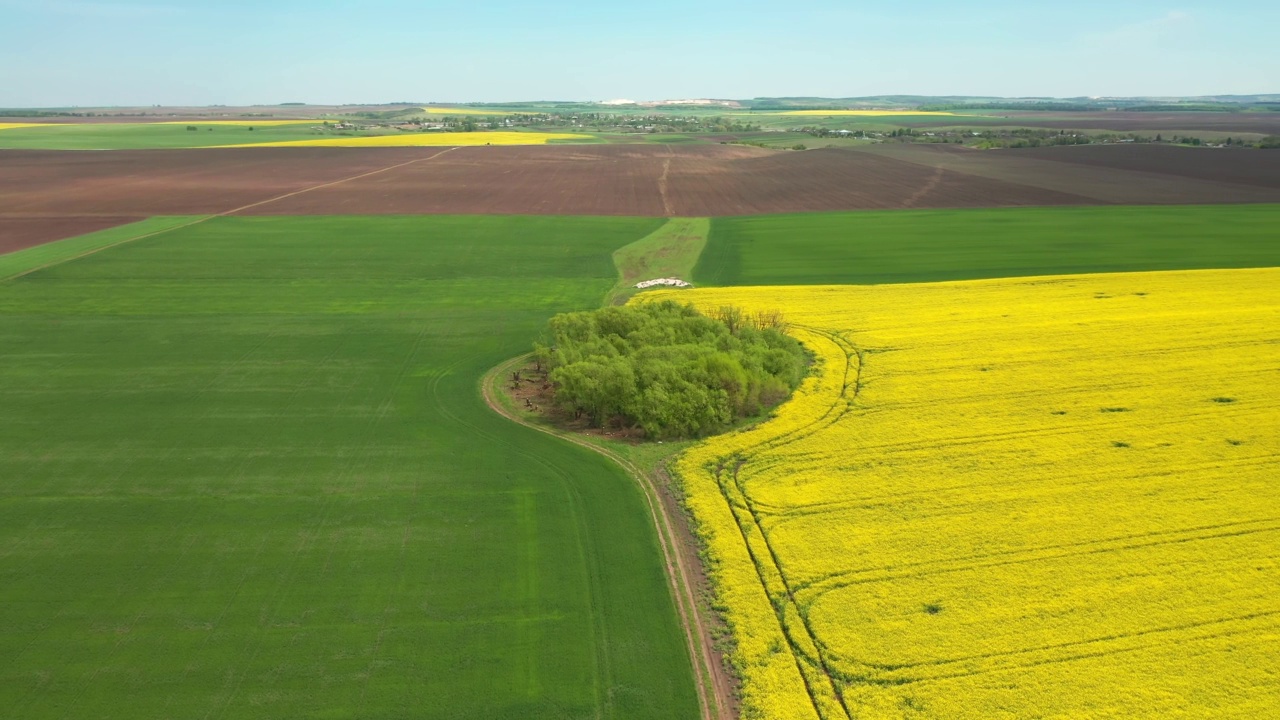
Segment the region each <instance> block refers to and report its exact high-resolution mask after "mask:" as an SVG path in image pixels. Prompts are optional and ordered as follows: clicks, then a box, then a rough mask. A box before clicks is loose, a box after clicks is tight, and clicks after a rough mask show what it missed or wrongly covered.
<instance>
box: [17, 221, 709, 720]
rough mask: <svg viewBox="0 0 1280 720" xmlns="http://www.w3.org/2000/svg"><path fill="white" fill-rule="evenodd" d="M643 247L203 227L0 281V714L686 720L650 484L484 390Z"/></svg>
mask: <svg viewBox="0 0 1280 720" xmlns="http://www.w3.org/2000/svg"><path fill="white" fill-rule="evenodd" d="M153 222H160V221H153ZM658 225H659V221H654V220H646V219H628V218H608V219H600V218H528V217H520V218H476V217H445V216H441V217H430V218H422V217H381V218H358V217H356V218H353V217H320V218H215V219H211V220H207V221H205V222H202V223H200V224H198V225H191V226H189V227H185V228H182V229H177V230H173V231H171V232H169V233H165V234H161V235H155V236H152V237H150V238H145V239H141V240H138V241H135V242H131V243H127V244H124V245H119V246H117V247H113V248H111V249H109V250H105V251H103V252H99V253H97V254H94V255H91V256H87V257H81V258H79V259H74V260H71V261H69V262H64V263H61V264H55V265H50V266H48V267H45V268H44V269H40V270H38V271H37V272H34V273H31V274H27V275H25V276H23V277H21V278H20V279H17V280H12V281H8V282H0V360H2V361H0V477H3V478H5V483H4V484H3V487H2V488H0V548H3V549H4V552H3V553H0V578H3V582H0V608H3V615H4V617H5V623H4V631H3V632H0V705H3V706H4V707H6V708H9V710H8V712H9V713H10V714H14V715H16V716H21V717H24V718H53V717H64V716H65V715H66V709H67V708H68V707H75V708H76V714H77V715H83V716H119V715H121V714H127V715H128V716H129V717H132V718H161V717H174V716H193V717H194V716H205V715H208V716H219V717H263V716H271V717H317V716H344V717H355V716H359V717H402V716H404V715H406V714H409V715H413V716H416V717H425V718H453V717H504V716H506V717H520V718H561V717H603V718H655V719H658V718H661V719H664V720H665V719H666V718H672V717H693V716H695V715H696V714H697V698H696V693H695V691H694V687H693V684H692V682H693V681H692V672H691V668H690V664H689V658H688V653H687V651H686V649H685V642H684V639H683V637H682V635H681V633H680V630H679V624H678V622H677V618H676V616H675V614H674V611H673V606H672V601H671V596H670V593H669V591H668V589H667V583H666V580H665V578H664V576H663V567H662V563H661V553H660V550H659V548H658V544H657V540H656V536H655V535H654V530H653V528H652V526H651V525H650V517H649V514H648V511H647V510H646V508H645V505H644V502H645V501H644V498H643V496H642V494H641V492H640V490H639V489H638V488H637V487H636V486H635V484H634V483H633V482H632V481H631V480H630V479H629V478H627V477H626V476H625V475H624V474H622V472H621V471H620V470H619V469H618V468H617V467H616V466H614V465H612V464H611V462H610V461H608V460H606V459H604V458H600V457H598V456H596V455H594V454H592V453H589V452H587V451H585V450H581V449H578V448H575V447H572V446H569V445H567V444H564V443H561V442H558V441H555V440H553V439H550V438H547V437H545V436H543V435H540V434H538V433H536V432H533V431H531V430H529V429H527V428H522V427H519V426H517V425H514V424H512V423H509V422H508V421H507V420H505V419H503V418H500V417H497V416H495V415H493V414H491V413H490V412H489V411H488V410H487V409H486V408H485V406H484V404H483V403H482V401H481V399H480V397H479V392H478V388H477V381H478V379H479V378H480V376H481V374H482V373H483V372H484V371H485V370H487V369H488V368H489V367H491V366H492V365H493V364H494V363H496V362H497V361H499V360H501V359H504V358H507V357H510V356H511V355H513V354H515V353H517V352H519V351H521V350H523V349H524V348H525V347H526V345H527V342H528V339H529V338H530V337H531V336H533V335H534V334H535V333H536V331H537V329H538V328H539V327H541V325H542V324H543V323H544V322H545V321H546V320H547V318H549V317H550V316H551V315H553V314H555V313H556V312H559V311H564V310H571V309H579V308H589V307H594V306H597V305H598V303H599V300H600V298H601V297H602V296H603V295H604V293H605V292H606V291H607V290H608V289H609V288H610V287H611V286H612V284H613V283H614V282H615V279H616V274H615V269H614V266H613V264H612V262H611V260H610V253H611V252H612V251H613V250H615V249H617V248H618V247H620V246H622V245H625V244H627V243H628V242H630V241H633V240H635V239H636V238H639V237H642V236H644V235H646V234H648V233H650V232H652V231H653V230H654V229H656V227H657V226H658ZM108 232H112V231H108ZM60 245H62V243H54V244H52V245H47V246H44V247H43V248H37V249H48V250H51V249H55V248H57V247H58V246H60ZM4 257H6V258H7V257H11V256H4ZM175 688H180V689H181V692H175V691H174V689H175Z"/></svg>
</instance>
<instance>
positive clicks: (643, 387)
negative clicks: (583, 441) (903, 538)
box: [534, 301, 809, 439]
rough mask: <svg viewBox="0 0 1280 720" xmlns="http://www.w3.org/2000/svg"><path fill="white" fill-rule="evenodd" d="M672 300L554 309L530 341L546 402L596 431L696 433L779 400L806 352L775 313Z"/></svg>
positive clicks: (803, 366) (801, 369) (796, 379)
mask: <svg viewBox="0 0 1280 720" xmlns="http://www.w3.org/2000/svg"><path fill="white" fill-rule="evenodd" d="M712 315H713V317H708V316H706V315H703V314H701V313H699V312H698V311H697V310H696V309H694V308H693V307H692V306H689V305H683V304H680V303H676V302H672V301H663V302H653V303H641V304H638V305H634V306H632V305H628V306H623V307H609V308H603V309H600V310H594V311H589V312H575V313H565V314H561V315H557V316H555V317H554V318H552V319H551V321H550V322H549V323H548V325H547V329H546V333H545V340H546V342H545V343H537V344H535V346H534V357H535V359H536V361H537V363H538V366H539V367H540V368H541V369H542V370H543V371H544V372H546V373H547V379H548V380H549V381H550V383H552V386H553V388H554V397H555V403H556V404H557V405H558V406H559V407H560V409H561V410H563V411H564V412H566V413H570V414H572V416H573V417H574V418H578V419H581V418H585V419H587V420H588V421H590V422H591V423H592V424H593V425H594V426H597V427H618V428H628V429H638V430H642V431H643V432H644V435H645V436H646V437H649V438H655V439H661V438H679V437H698V436H703V435H707V434H709V433H713V432H716V431H718V430H722V429H724V428H725V427H727V426H729V425H730V424H732V423H733V422H734V421H735V420H737V419H739V418H745V417H751V416H753V415H757V414H759V413H760V412H762V411H763V410H765V409H767V408H770V407H772V406H774V405H777V404H778V403H780V402H782V401H783V400H784V399H786V398H787V396H788V395H790V394H791V391H792V390H794V389H795V388H796V386H797V385H799V383H800V380H801V379H802V378H803V377H804V375H805V372H806V370H807V367H808V362H809V360H808V354H807V353H806V352H805V350H804V348H803V347H802V346H801V345H800V343H799V342H797V341H796V340H795V339H793V338H791V337H788V336H787V335H785V334H783V332H782V330H783V323H782V318H781V316H780V315H778V314H777V313H760V314H748V313H744V312H742V311H741V310H739V309H738V308H734V307H724V308H720V309H719V310H717V311H715V312H713V313H712Z"/></svg>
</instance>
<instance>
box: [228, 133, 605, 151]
mask: <svg viewBox="0 0 1280 720" xmlns="http://www.w3.org/2000/svg"><path fill="white" fill-rule="evenodd" d="M582 139H584V136H583V135H570V134H568V133H539V132H501V131H494V132H439V133H432V132H406V133H400V134H398V135H375V136H373V137H326V138H316V139H315V140H283V141H280V142H265V143H245V144H242V145H223V146H222V147H447V146H451V145H545V144H546V143H547V141H549V140H582Z"/></svg>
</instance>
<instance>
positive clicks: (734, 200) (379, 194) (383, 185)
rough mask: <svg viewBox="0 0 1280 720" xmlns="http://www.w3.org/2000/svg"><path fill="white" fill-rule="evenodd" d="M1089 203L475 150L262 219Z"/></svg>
mask: <svg viewBox="0 0 1280 720" xmlns="http://www.w3.org/2000/svg"><path fill="white" fill-rule="evenodd" d="M1088 202H1089V200H1087V199H1085V198H1080V197H1074V196H1071V195H1069V194H1065V193H1058V192H1053V191H1046V190H1044V189H1042V188H1028V187H1019V186H1017V185H1013V184H1010V183H1006V182H1001V181H998V180H990V179H987V178H979V177H966V176H963V175H960V174H958V173H952V172H949V171H938V170H936V169H935V168H931V167H923V166H920V165H917V164H913V163H903V162H899V161H895V160H892V159H888V158H880V157H874V156H869V155H864V154H858V153H849V152H843V151H839V150H813V151H809V152H803V153H799V152H779V151H771V150H762V149H759V148H752V147H740V146H722V145H673V146H661V145H654V146H649V145H600V146H577V147H563V146H562V147H555V146H546V147H536V146H530V147H514V148H497V147H494V148H464V149H461V150H459V151H457V152H455V153H452V154H450V155H449V156H447V157H443V158H440V159H439V160H434V161H432V162H429V163H419V164H415V165H411V166H408V167H405V168H402V169H399V170H395V171H392V172H388V173H383V174H381V175H378V176H377V177H374V178H370V179H368V180H362V181H360V182H357V183H348V184H344V185H341V186H335V187H332V188H326V189H324V190H318V191H316V192H310V193H304V194H301V195H297V196H295V197H292V198H289V199H287V200H284V201H281V202H275V203H269V204H266V205H262V206H259V207H257V208H254V209H253V210H252V211H251V212H252V213H254V214H271V215H296V214H311V213H326V212H330V213H418V212H425V213H548V214H555V215H573V214H593V215H676V216H685V217H702V216H717V215H749V214H756V213H775V212H805V211H821V210H857V209H873V208H875V209H879V208H895V207H998V206H1015V205H1062V204H1081V203H1088Z"/></svg>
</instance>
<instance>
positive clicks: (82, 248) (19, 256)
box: [0, 215, 212, 283]
mask: <svg viewBox="0 0 1280 720" xmlns="http://www.w3.org/2000/svg"><path fill="white" fill-rule="evenodd" d="M210 217H212V216H211V215H196V216H190V215H177V216H173V215H170V216H164V215H157V216H154V217H149V218H146V219H144V220H139V221H137V222H132V223H128V224H125V225H118V226H116V227H113V228H106V229H104V230H98V231H97V232H91V233H85V234H84V235H75V236H72V237H69V238H63V239H61V240H54V241H53V242H46V243H41V244H39V245H33V246H31V247H29V248H23V249H22V250H17V251H15V252H12V253H7V254H5V255H0V273H8V274H5V275H3V276H2V277H0V283H2V282H8V281H10V280H16V279H18V278H20V277H22V276H24V275H29V274H31V273H33V272H37V271H39V270H44V269H45V268H50V267H53V266H54V265H59V264H62V263H64V262H70V261H72V260H76V259H79V258H82V257H87V256H89V255H93V254H94V253H99V252H102V251H103V250H110V249H111V248H113V247H116V246H117V245H123V244H125V243H129V242H133V241H135V240H141V239H143V238H149V237H154V236H156V235H160V234H162V233H167V232H170V231H172V230H180V229H182V228H185V227H191V226H192V225H196V224H198V223H202V222H204V221H205V220H208V219H209V218H210ZM166 220H171V221H173V222H175V223H177V224H175V225H168V224H165V222H164V221H166ZM138 225H148V226H155V225H163V227H160V228H158V229H155V230H151V231H149V232H148V231H145V230H144V231H143V232H142V233H141V234H138V235H130V234H129V228H135V229H137V230H142V228H136V226H138ZM122 231H125V232H122ZM94 235H111V236H115V235H124V236H125V237H123V238H121V239H119V240H114V239H108V240H107V241H106V242H105V243H104V244H101V245H98V244H95V243H94V242H93V236H94ZM64 248H66V249H67V250H68V252H69V254H66V255H63V254H60V253H59V252H58V250H61V249H64ZM73 248H74V249H73ZM76 250H79V252H76ZM28 257H32V258H40V259H39V260H35V262H36V264H34V265H24V264H23V262H22V261H23V259H24V258H28ZM50 258H52V259H50ZM15 268H16V269H15ZM10 271H12V272H10Z"/></svg>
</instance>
